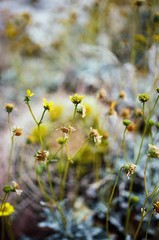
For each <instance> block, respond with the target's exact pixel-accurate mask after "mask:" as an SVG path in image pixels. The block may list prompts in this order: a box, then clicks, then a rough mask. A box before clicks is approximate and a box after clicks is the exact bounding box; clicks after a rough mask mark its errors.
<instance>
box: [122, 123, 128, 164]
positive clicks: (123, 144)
mask: <svg viewBox="0 0 159 240" xmlns="http://www.w3.org/2000/svg"><path fill="white" fill-rule="evenodd" d="M126 130H127V127H125V130H124V133H123V139H122V147H123V151H124V158H125V161H126V163H128V157H127V153H126V146H125V136H126Z"/></svg>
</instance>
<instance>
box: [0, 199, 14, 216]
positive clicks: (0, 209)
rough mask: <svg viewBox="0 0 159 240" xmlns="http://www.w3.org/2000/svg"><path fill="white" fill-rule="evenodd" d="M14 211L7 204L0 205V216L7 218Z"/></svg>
mask: <svg viewBox="0 0 159 240" xmlns="http://www.w3.org/2000/svg"><path fill="white" fill-rule="evenodd" d="M14 211H15V210H14V207H13V206H12V205H11V204H10V203H9V202H6V203H3V204H1V205H0V216H9V215H11V214H12V213H13V212H14Z"/></svg>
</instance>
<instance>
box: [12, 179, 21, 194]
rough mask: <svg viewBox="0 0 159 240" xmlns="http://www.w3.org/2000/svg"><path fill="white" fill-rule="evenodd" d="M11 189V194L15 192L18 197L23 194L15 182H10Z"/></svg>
mask: <svg viewBox="0 0 159 240" xmlns="http://www.w3.org/2000/svg"><path fill="white" fill-rule="evenodd" d="M11 188H12V192H16V194H17V195H19V196H20V195H21V194H22V192H23V190H22V189H20V186H19V184H18V183H17V182H16V181H12V184H11Z"/></svg>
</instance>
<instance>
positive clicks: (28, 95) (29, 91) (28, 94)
mask: <svg viewBox="0 0 159 240" xmlns="http://www.w3.org/2000/svg"><path fill="white" fill-rule="evenodd" d="M26 95H27V97H32V96H34V93H33V92H32V91H31V90H30V89H27V90H26Z"/></svg>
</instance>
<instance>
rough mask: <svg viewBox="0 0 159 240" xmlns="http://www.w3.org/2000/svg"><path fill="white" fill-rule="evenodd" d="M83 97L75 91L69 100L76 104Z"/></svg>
mask: <svg viewBox="0 0 159 240" xmlns="http://www.w3.org/2000/svg"><path fill="white" fill-rule="evenodd" d="M83 98H84V96H82V95H78V94H77V93H75V94H74V95H73V96H70V100H71V102H73V104H75V105H76V106H77V105H78V104H79V103H81V102H82V100H83Z"/></svg>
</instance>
